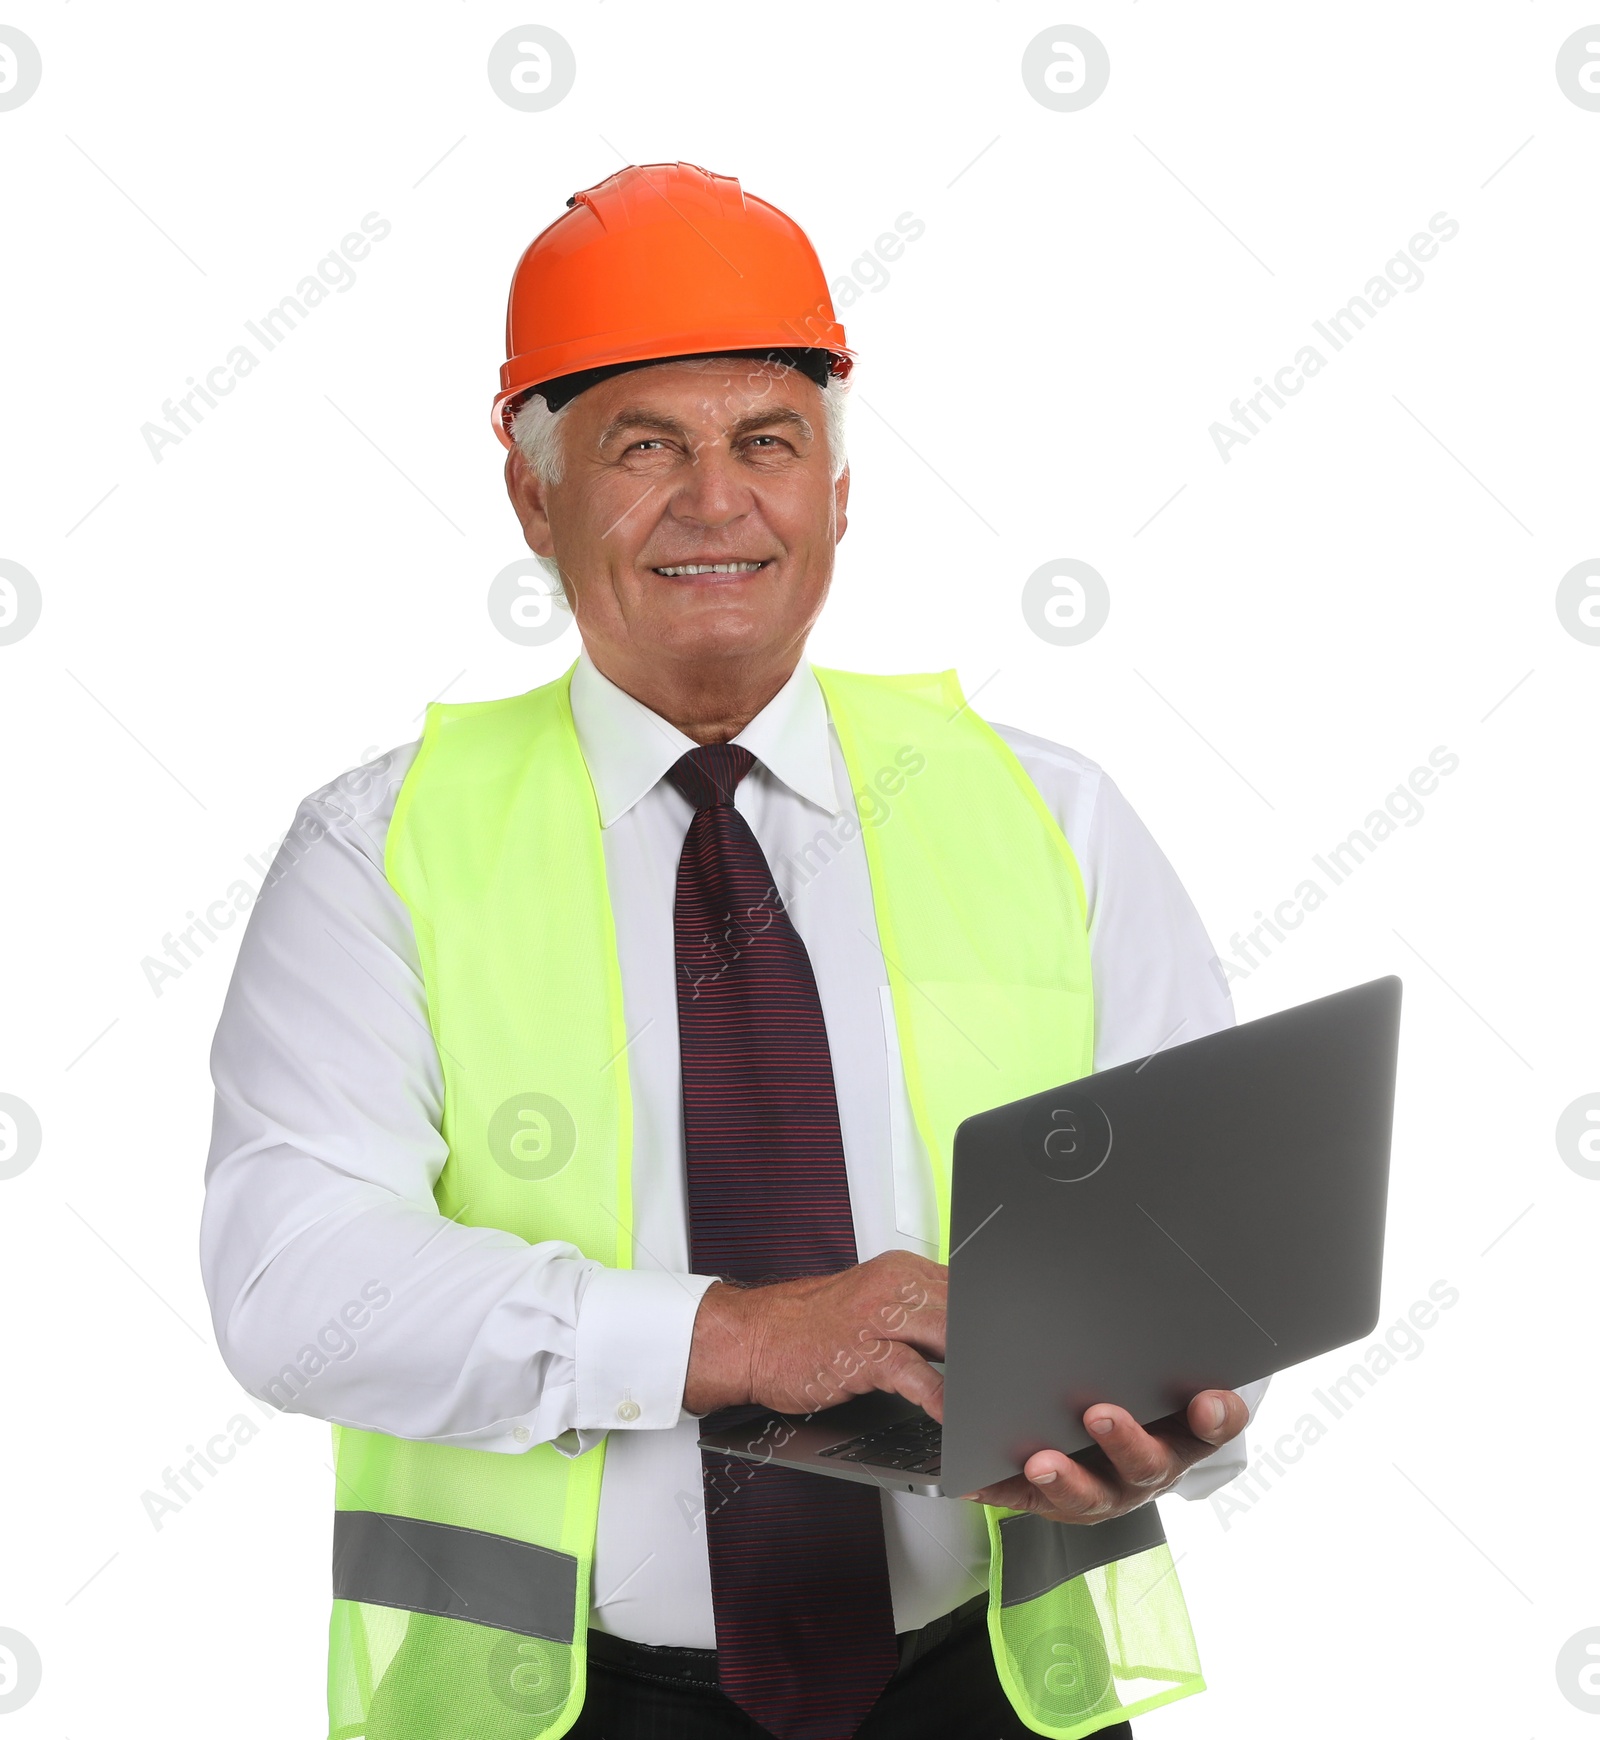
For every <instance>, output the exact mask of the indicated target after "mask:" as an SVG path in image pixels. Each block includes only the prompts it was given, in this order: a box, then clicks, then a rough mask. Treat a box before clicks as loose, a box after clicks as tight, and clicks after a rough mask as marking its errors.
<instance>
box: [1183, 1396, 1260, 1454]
mask: <svg viewBox="0 0 1600 1740" xmlns="http://www.w3.org/2000/svg"><path fill="white" fill-rule="evenodd" d="M1185 1418H1186V1419H1187V1421H1188V1425H1189V1430H1190V1431H1191V1432H1193V1433H1194V1435H1195V1437H1196V1438H1198V1439H1199V1440H1200V1442H1201V1443H1202V1445H1204V1449H1203V1450H1202V1451H1201V1455H1208V1454H1209V1453H1210V1452H1211V1451H1212V1450H1214V1449H1216V1447H1217V1446H1218V1445H1219V1444H1226V1443H1227V1442H1228V1441H1229V1440H1230V1439H1232V1438H1237V1437H1238V1436H1239V1434H1240V1433H1241V1432H1242V1431H1243V1430H1244V1429H1245V1427H1246V1426H1248V1425H1249V1424H1250V1410H1249V1408H1248V1407H1247V1406H1246V1405H1245V1399H1244V1397H1243V1396H1241V1395H1238V1394H1236V1393H1235V1392H1234V1391H1233V1390H1202V1391H1201V1392H1200V1394H1199V1395H1197V1396H1196V1397H1195V1398H1194V1400H1193V1401H1192V1402H1190V1404H1189V1407H1188V1411H1187V1413H1186V1415H1185Z"/></svg>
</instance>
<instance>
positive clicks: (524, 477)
mask: <svg viewBox="0 0 1600 1740" xmlns="http://www.w3.org/2000/svg"><path fill="white" fill-rule="evenodd" d="M506 494H507V495H508V496H510V498H511V505H512V507H513V508H515V509H516V514H517V518H518V520H519V521H521V523H522V535H523V537H524V538H526V539H527V542H528V548H529V549H530V550H532V551H533V553H534V555H536V556H553V555H554V554H555V553H556V546H555V540H554V539H553V538H552V537H551V536H550V513H549V506H548V501H547V497H546V491H545V486H544V484H543V483H542V482H541V481H540V479H539V476H538V474H537V473H536V472H535V471H534V469H533V467H532V466H531V465H530V464H529V463H528V457H527V455H526V454H525V453H524V452H523V451H522V449H521V448H520V447H513V448H512V449H511V451H510V452H509V453H508V454H507V455H506Z"/></svg>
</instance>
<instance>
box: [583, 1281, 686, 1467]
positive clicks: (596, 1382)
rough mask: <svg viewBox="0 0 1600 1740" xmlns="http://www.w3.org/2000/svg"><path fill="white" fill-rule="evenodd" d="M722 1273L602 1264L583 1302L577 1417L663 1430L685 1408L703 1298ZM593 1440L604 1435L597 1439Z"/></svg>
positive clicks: (608, 1426)
mask: <svg viewBox="0 0 1600 1740" xmlns="http://www.w3.org/2000/svg"><path fill="white" fill-rule="evenodd" d="M715 1280H716V1276H715V1275H674V1274H668V1273H666V1272H665V1271H662V1270H658V1269H596V1270H595V1272H594V1273H593V1274H592V1275H591V1276H590V1277H589V1281H588V1285H587V1286H586V1287H585V1288H584V1292H583V1298H582V1300H581V1302H580V1303H579V1306H578V1331H577V1340H576V1347H575V1351H574V1355H573V1364H574V1366H575V1368H576V1371H577V1379H578V1384H577V1389H578V1405H577V1415H576V1418H575V1420H574V1421H573V1424H574V1425H575V1426H576V1427H577V1429H578V1432H579V1434H580V1436H581V1437H583V1438H588V1437H589V1434H590V1433H592V1432H605V1431H618V1430H624V1431H626V1430H633V1431H647V1430H655V1431H659V1430H661V1429H662V1428H664V1427H667V1426H676V1425H677V1424H678V1422H679V1421H680V1420H682V1419H684V1418H686V1417H687V1416H686V1415H685V1414H684V1411H683V1386H684V1380H685V1379H686V1378H687V1376H688V1372H689V1344H690V1342H691V1340H692V1339H693V1336H694V1320H695V1314H696V1312H698V1311H699V1309H700V1297H701V1295H702V1294H703V1293H704V1292H705V1290H706V1289H707V1288H708V1287H709V1286H711V1284H712V1283H713V1282H714V1281H715ZM590 1441H591V1442H594V1441H597V1440H590Z"/></svg>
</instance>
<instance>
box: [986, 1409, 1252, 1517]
mask: <svg viewBox="0 0 1600 1740" xmlns="http://www.w3.org/2000/svg"><path fill="white" fill-rule="evenodd" d="M1249 1418H1250V1410H1249V1409H1248V1408H1247V1407H1246V1406H1245V1403H1244V1398H1243V1397H1242V1396H1239V1395H1236V1394H1235V1393H1234V1392H1233V1391H1232V1390H1202V1391H1201V1392H1200V1394H1199V1395H1197V1396H1196V1397H1195V1398H1194V1400H1193V1401H1192V1402H1190V1404H1189V1406H1188V1408H1187V1410H1186V1411H1185V1412H1184V1413H1183V1414H1181V1415H1179V1414H1172V1415H1169V1416H1168V1417H1167V1418H1166V1419H1164V1420H1157V1421H1156V1422H1155V1423H1154V1424H1153V1425H1152V1426H1151V1427H1149V1428H1148V1429H1146V1428H1145V1427H1143V1426H1141V1425H1140V1424H1139V1422H1138V1421H1137V1420H1136V1419H1134V1417H1133V1415H1132V1414H1130V1413H1129V1412H1128V1411H1127V1409H1126V1408H1117V1407H1112V1406H1111V1405H1110V1404H1108V1403H1098V1402H1097V1403H1096V1404H1095V1406H1094V1407H1092V1408H1090V1409H1089V1410H1088V1411H1087V1412H1086V1413H1085V1414H1084V1416H1083V1423H1084V1425H1085V1426H1086V1427H1087V1428H1088V1430H1089V1432H1090V1433H1091V1435H1092V1436H1093V1437H1094V1440H1095V1444H1094V1448H1093V1449H1092V1450H1089V1451H1085V1452H1081V1453H1080V1454H1081V1456H1082V1460H1076V1459H1074V1458H1073V1457H1071V1456H1066V1455H1063V1454H1062V1452H1061V1451H1059V1450H1036V1451H1035V1452H1034V1453H1033V1455H1031V1456H1030V1457H1029V1458H1028V1460H1027V1461H1026V1462H1025V1463H1024V1464H1023V1467H1022V1473H1021V1474H1018V1475H1015V1476H1014V1477H1013V1478H1012V1479H1010V1480H1001V1481H997V1482H996V1483H995V1485H993V1486H986V1487H984V1488H983V1490H982V1491H981V1492H968V1493H963V1494H962V1496H963V1497H964V1498H971V1499H975V1500H977V1501H978V1502H980V1503H982V1504H993V1505H999V1506H1002V1507H1003V1508H1004V1509H1006V1510H1031V1511H1035V1512H1037V1513H1038V1515H1040V1516H1043V1517H1048V1518H1049V1519H1050V1520H1051V1521H1052V1522H1062V1523H1098V1522H1105V1521H1106V1520H1107V1519H1108V1518H1109V1517H1114V1516H1121V1515H1122V1514H1123V1513H1124V1512H1125V1511H1130V1510H1135V1509H1137V1508H1138V1506H1140V1505H1141V1504H1145V1503H1147V1502H1148V1501H1149V1500H1150V1499H1152V1498H1154V1497H1155V1496H1156V1495H1157V1494H1158V1493H1162V1492H1165V1491H1166V1490H1167V1488H1168V1487H1169V1486H1171V1485H1172V1484H1173V1483H1174V1482H1175V1481H1176V1480H1178V1479H1179V1478H1180V1477H1181V1476H1182V1475H1183V1474H1184V1473H1186V1472H1187V1471H1188V1470H1189V1469H1190V1468H1192V1467H1193V1466H1194V1464H1195V1463H1196V1462H1198V1461H1199V1460H1200V1459H1201V1458H1202V1457H1203V1456H1209V1455H1210V1454H1211V1452H1212V1451H1213V1450H1215V1449H1216V1448H1217V1447H1218V1446H1219V1445H1222V1444H1226V1443H1227V1442H1228V1440H1229V1439H1230V1438H1237V1437H1238V1435H1239V1434H1240V1433H1241V1432H1242V1431H1243V1430H1244V1428H1245V1425H1246V1423H1247V1422H1248V1420H1249Z"/></svg>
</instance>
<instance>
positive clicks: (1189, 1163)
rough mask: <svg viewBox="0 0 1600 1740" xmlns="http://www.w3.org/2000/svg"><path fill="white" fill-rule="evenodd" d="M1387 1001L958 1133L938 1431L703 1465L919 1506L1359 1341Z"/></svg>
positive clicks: (746, 1431)
mask: <svg viewBox="0 0 1600 1740" xmlns="http://www.w3.org/2000/svg"><path fill="white" fill-rule="evenodd" d="M1399 1027H1400V981H1399V979H1398V978H1394V977H1392V976H1391V977H1389V978H1383V979H1374V980H1372V981H1371V982H1370V983H1369V984H1365V985H1356V986H1354V987H1352V988H1351V989H1350V990H1347V991H1338V992H1336V993H1334V995H1332V996H1330V997H1319V998H1318V999H1317V1000H1316V1001H1315V1002H1311V1003H1302V1004H1300V1005H1298V1006H1297V1007H1295V1008H1292V1009H1285V1010H1283V1011H1281V1012H1280V1013H1279V1014H1276V1015H1266V1016H1263V1017H1262V1018H1261V1019H1260V1020H1258V1021H1246V1022H1243V1023H1241V1024H1240V1025H1239V1026H1237V1027H1231V1028H1228V1029H1226V1030H1225V1031H1223V1032H1220V1033H1212V1034H1208V1035H1207V1036H1206V1037H1205V1038H1203V1039H1195V1040H1191V1041H1190V1042H1189V1043H1187V1044H1180V1045H1173V1046H1170V1047H1168V1048H1167V1049H1165V1050H1162V1051H1157V1052H1154V1053H1152V1054H1151V1055H1150V1056H1149V1057H1146V1058H1143V1059H1140V1060H1138V1061H1136V1062H1132V1063H1124V1064H1119V1065H1118V1066H1117V1067H1116V1068H1115V1069H1107V1070H1101V1071H1100V1072H1099V1073H1098V1074H1095V1075H1089V1076H1084V1077H1083V1078H1082V1079H1081V1080H1078V1081H1074V1082H1068V1083H1067V1084H1066V1085H1065V1086H1063V1087H1059V1088H1053V1089H1051V1090H1050V1091H1049V1092H1046V1093H1041V1094H1033V1095H1031V1096H1030V1097H1029V1098H1027V1099H1025V1100H1017V1101H1015V1102H1013V1103H1012V1104H1010V1105H1005V1106H998V1107H996V1108H995V1109H994V1110H993V1111H989V1112H982V1113H980V1114H978V1115H977V1116H976V1117H971V1118H968V1119H967V1120H966V1121H965V1122H964V1123H963V1124H962V1125H961V1127H960V1128H959V1129H958V1130H957V1132H956V1138H955V1153H954V1164H953V1171H952V1196H951V1214H950V1223H951V1231H950V1296H949V1307H948V1339H947V1342H946V1347H945V1361H944V1376H945V1393H944V1416H945V1417H944V1425H943V1428H942V1429H941V1428H940V1426H939V1424H938V1422H936V1421H935V1420H933V1419H932V1418H930V1417H929V1416H928V1415H927V1414H925V1413H924V1412H923V1411H922V1410H921V1409H920V1408H918V1407H916V1406H915V1405H914V1404H912V1403H910V1402H907V1401H906V1400H905V1399H904V1398H903V1397H901V1396H896V1395H890V1394H888V1393H885V1392H874V1393H872V1394H869V1395H865V1396H858V1397H855V1398H853V1399H852V1400H850V1401H848V1402H844V1403H841V1404H840V1405H839V1406H837V1407H833V1408H828V1409H825V1410H823V1411H820V1412H818V1413H814V1414H809V1415H784V1416H778V1415H770V1414H759V1413H757V1414H754V1415H753V1416H752V1418H751V1419H750V1421H749V1423H748V1424H745V1425H740V1426H737V1427H734V1428H732V1429H724V1430H721V1431H716V1432H709V1431H708V1432H707V1433H705V1434H704V1435H703V1436H702V1437H701V1439H700V1442H701V1444H703V1445H706V1446H708V1447H709V1448H712V1449H717V1450H722V1451H724V1452H727V1453H730V1454H733V1455H736V1456H741V1457H746V1458H749V1459H752V1460H754V1461H759V1462H767V1461H770V1462H774V1463H778V1464H781V1465H782V1466H785V1467H789V1468H807V1469H812V1470H814V1471H816V1472H817V1473H820V1474H832V1475H836V1476H838V1477H839V1478H840V1479H842V1480H859V1481H870V1482H872V1483H873V1484H875V1485H878V1486H883V1487H887V1488H890V1489H892V1490H895V1491H906V1492H916V1493H923V1494H926V1495H928V1496H930V1497H941V1496H944V1495H947V1494H951V1495H960V1494H962V1493H966V1492H972V1491H975V1490H976V1489H977V1488H979V1487H983V1486H988V1485H990V1484H992V1483H993V1482H995V1481H997V1480H1003V1479H1006V1478H1008V1477H1010V1476H1011V1475H1014V1474H1016V1473H1017V1472H1018V1471H1019V1470H1020V1469H1021V1467H1022V1465H1023V1463H1024V1462H1025V1461H1026V1460H1027V1458H1028V1457H1029V1456H1031V1455H1032V1454H1033V1453H1034V1452H1035V1451H1036V1450H1043V1449H1055V1450H1061V1451H1064V1452H1066V1453H1067V1454H1068V1455H1073V1454H1075V1453H1078V1452H1081V1451H1084V1450H1086V1449H1089V1448H1091V1447H1092V1440H1091V1439H1090V1436H1089V1434H1088V1433H1087V1432H1086V1431H1085V1430H1084V1427H1083V1424H1082V1417H1083V1412H1084V1410H1085V1409H1086V1408H1088V1407H1089V1406H1091V1405H1092V1404H1093V1403H1095V1402H1115V1403H1117V1404H1118V1405H1120V1406H1121V1407H1124V1408H1126V1409H1128V1411H1129V1412H1130V1413H1132V1414H1133V1415H1134V1417H1135V1418H1136V1419H1139V1420H1141V1421H1143V1422H1144V1423H1145V1424H1147V1425H1148V1424H1150V1423H1152V1422H1153V1421H1156V1420H1158V1419H1162V1418H1164V1417H1166V1416H1168V1415H1171V1414H1175V1413H1180V1412H1181V1411H1182V1410H1183V1409H1184V1408H1185V1407H1186V1406H1187V1405H1188V1402H1189V1399H1190V1398H1191V1397H1192V1396H1193V1395H1195V1394H1196V1393H1197V1392H1198V1391H1200V1390H1205V1389H1237V1388H1238V1387H1239V1385H1240V1384H1244V1383H1249V1382H1250V1381H1251V1380H1252V1379H1255V1378H1260V1377H1265V1376H1266V1375H1267V1374H1268V1373H1270V1372H1275V1371H1281V1370H1282V1369H1283V1368H1284V1367H1286V1366H1291V1365H1295V1364H1297V1363H1298V1362H1299V1361H1301V1360H1304V1359H1310V1358H1312V1357H1313V1355H1315V1354H1319V1353H1326V1352H1327V1351H1328V1350H1329V1349H1330V1348H1334V1347H1339V1346H1342V1345H1343V1344H1344V1343H1345V1342H1348V1341H1354V1340H1357V1339H1359V1338H1360V1337H1362V1336H1364V1335H1367V1334H1368V1333H1369V1332H1370V1331H1371V1330H1372V1328H1373V1326H1374V1325H1375V1324H1376V1322H1377V1320H1378V1291H1379V1281H1380V1277H1381V1271H1382V1266H1383V1229H1384V1210H1385V1202H1386V1197H1387V1190H1388V1174H1389V1139H1390V1130H1391V1126H1392V1123H1393V1115H1394V1083H1395V1058H1396V1048H1397V1043H1398V1038H1399Z"/></svg>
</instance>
